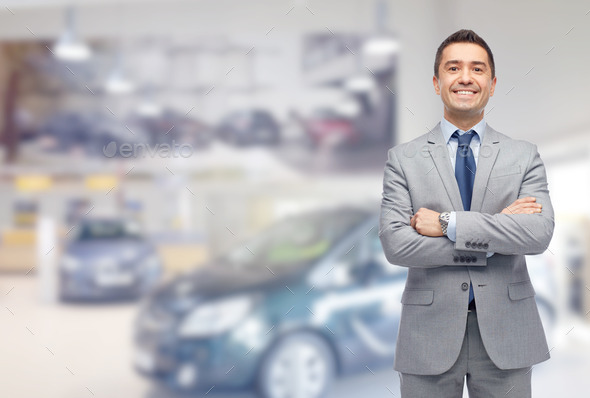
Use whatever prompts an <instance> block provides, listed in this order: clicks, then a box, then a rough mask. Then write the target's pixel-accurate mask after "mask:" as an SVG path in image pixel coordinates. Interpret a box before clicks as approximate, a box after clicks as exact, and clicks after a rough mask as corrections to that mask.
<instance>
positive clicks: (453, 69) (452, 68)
mask: <svg viewBox="0 0 590 398" xmlns="http://www.w3.org/2000/svg"><path fill="white" fill-rule="evenodd" d="M449 70H450V71H451V72H456V71H457V70H459V69H458V68H457V67H456V66H451V67H450V68H449Z"/></svg>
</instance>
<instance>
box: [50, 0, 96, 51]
mask: <svg viewBox="0 0 590 398" xmlns="http://www.w3.org/2000/svg"><path fill="white" fill-rule="evenodd" d="M53 52H54V53H55V56H56V57H57V58H59V59H61V60H63V61H71V62H82V61H86V60H87V59H89V58H90V56H91V54H92V52H91V50H90V47H88V45H87V44H86V43H84V42H83V41H82V40H80V39H79V38H78V35H77V32H76V13H75V10H74V8H73V7H68V8H67V9H66V26H65V29H64V30H63V32H62V34H61V36H60V37H59V40H58V41H57V43H55V46H54V47H53Z"/></svg>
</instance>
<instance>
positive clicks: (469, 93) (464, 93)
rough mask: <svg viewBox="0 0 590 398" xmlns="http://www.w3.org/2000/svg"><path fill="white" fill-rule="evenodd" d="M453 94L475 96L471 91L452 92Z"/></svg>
mask: <svg viewBox="0 0 590 398" xmlns="http://www.w3.org/2000/svg"><path fill="white" fill-rule="evenodd" d="M453 93H455V94H458V95H474V94H477V92H476V91H471V90H457V91H453Z"/></svg>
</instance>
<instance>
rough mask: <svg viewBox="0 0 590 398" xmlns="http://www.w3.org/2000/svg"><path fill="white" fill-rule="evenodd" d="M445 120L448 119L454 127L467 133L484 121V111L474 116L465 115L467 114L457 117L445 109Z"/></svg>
mask: <svg viewBox="0 0 590 398" xmlns="http://www.w3.org/2000/svg"><path fill="white" fill-rule="evenodd" d="M445 119H447V120H448V121H449V122H451V123H453V125H455V126H457V127H458V128H460V129H461V130H463V131H467V130H469V129H470V128H472V127H473V126H475V125H476V124H477V123H479V122H481V121H482V119H483V110H482V111H481V113H479V114H474V115H465V114H460V115H456V114H452V113H450V112H447V110H446V109H445Z"/></svg>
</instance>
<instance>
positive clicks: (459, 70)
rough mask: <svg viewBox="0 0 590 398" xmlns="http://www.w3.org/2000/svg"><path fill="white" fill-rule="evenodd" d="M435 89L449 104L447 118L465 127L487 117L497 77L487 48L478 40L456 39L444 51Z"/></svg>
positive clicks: (446, 109) (446, 103) (434, 78)
mask: <svg viewBox="0 0 590 398" xmlns="http://www.w3.org/2000/svg"><path fill="white" fill-rule="evenodd" d="M432 81H433V84H434V90H435V91H436V94H437V95H440V96H441V98H442V101H443V103H444V105H445V119H447V120H448V121H450V122H451V123H453V124H454V125H455V126H457V127H459V128H461V129H463V128H470V127H473V126H474V125H475V124H477V123H478V122H479V121H480V120H481V119H482V118H483V111H484V108H485V106H486V105H487V103H488V100H489V98H490V97H491V96H492V95H494V89H495V87H496V77H495V76H494V78H493V79H492V73H491V69H490V64H489V60H488V54H487V52H486V50H485V49H484V48H483V47H481V46H479V45H477V44H474V43H453V44H451V45H449V46H447V47H446V48H445V49H444V50H443V53H442V59H441V63H440V66H439V68H438V79H437V78H436V76H435V77H433V79H432Z"/></svg>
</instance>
